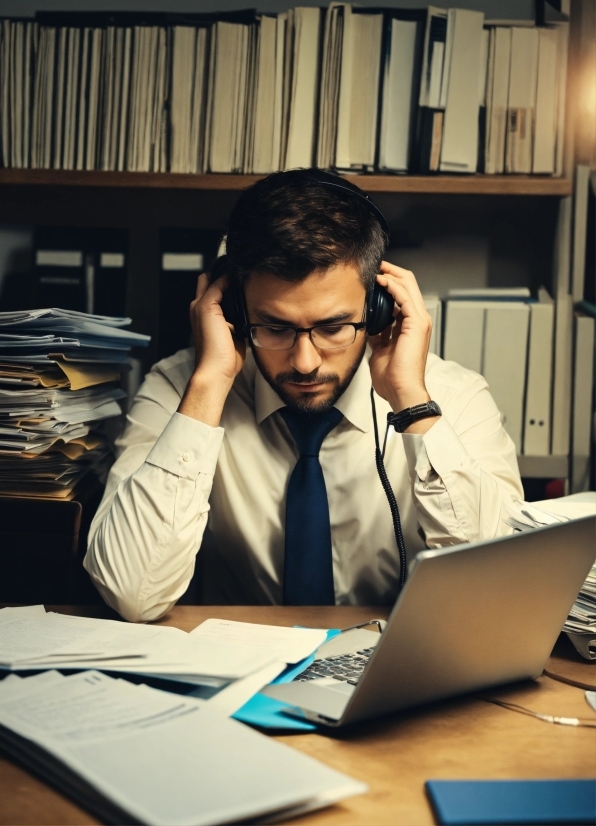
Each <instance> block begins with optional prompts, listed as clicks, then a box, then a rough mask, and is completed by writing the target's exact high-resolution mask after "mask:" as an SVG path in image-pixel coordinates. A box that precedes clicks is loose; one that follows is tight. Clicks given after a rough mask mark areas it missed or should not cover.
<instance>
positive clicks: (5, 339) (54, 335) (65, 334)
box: [0, 309, 149, 499]
mask: <svg viewBox="0 0 596 826" xmlns="http://www.w3.org/2000/svg"><path fill="white" fill-rule="evenodd" d="M128 324H130V319H128V318H111V317H108V316H93V315H88V314H85V313H79V312H75V311H67V310H57V309H48V310H30V311H23V312H6V313H0V495H2V496H29V497H36V498H37V497H41V498H51V499H71V498H72V497H73V496H74V491H75V488H76V485H77V484H78V483H79V481H80V480H81V479H82V478H83V476H84V475H85V474H86V473H87V472H88V471H89V470H90V469H91V468H95V469H96V470H98V471H99V470H100V469H101V467H102V466H103V465H105V463H106V461H107V457H108V454H109V445H108V442H107V440H106V439H105V438H104V437H103V436H102V435H101V434H100V433H99V432H97V428H98V425H99V423H101V422H102V421H103V420H105V419H108V418H110V417H113V416H119V415H120V414H121V412H122V411H121V408H120V405H119V403H118V402H119V401H120V400H121V399H122V398H124V397H125V396H126V393H125V392H124V391H123V390H122V389H120V387H119V386H118V383H119V381H120V378H121V374H122V372H123V371H125V370H127V369H128V358H129V353H130V349H131V347H133V346H147V343H148V341H149V337H148V336H144V335H140V334H138V333H132V332H130V331H129V330H125V329H123V328H124V327H126V326H127V325H128Z"/></svg>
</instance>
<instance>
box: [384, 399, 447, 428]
mask: <svg viewBox="0 0 596 826" xmlns="http://www.w3.org/2000/svg"><path fill="white" fill-rule="evenodd" d="M442 415H443V414H442V411H441V408H440V407H439V405H438V404H437V403H436V402H425V403H424V404H417V405H415V406H414V407H406V409H405V410H400V411H399V413H387V424H390V425H393V427H394V428H395V429H396V430H397V432H398V433H403V432H404V430H406V428H408V427H409V426H410V425H411V424H412V423H413V422H417V421H418V420H419V419H428V418H430V417H431V416H442Z"/></svg>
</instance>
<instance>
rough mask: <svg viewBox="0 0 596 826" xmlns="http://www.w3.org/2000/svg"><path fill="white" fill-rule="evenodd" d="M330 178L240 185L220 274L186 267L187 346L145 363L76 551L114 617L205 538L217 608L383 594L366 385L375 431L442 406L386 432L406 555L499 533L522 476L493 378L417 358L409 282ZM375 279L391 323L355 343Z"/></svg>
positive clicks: (388, 575)
mask: <svg viewBox="0 0 596 826" xmlns="http://www.w3.org/2000/svg"><path fill="white" fill-rule="evenodd" d="M338 181H339V182H340V183H342V182H341V180H340V179H338V178H336V177H335V176H332V175H329V174H328V173H322V172H320V171H315V170H293V171H289V172H282V173H275V174H273V175H270V176H268V177H267V178H266V179H264V180H262V181H260V182H259V183H257V184H255V185H254V186H253V187H251V188H250V189H248V190H246V191H245V192H244V193H243V195H242V196H241V198H240V199H239V201H238V204H237V205H236V207H235V208H234V210H233V212H232V215H231V219H230V225H229V230H228V234H227V254H226V257H225V259H222V261H223V263H224V264H225V266H224V267H218V269H224V270H225V272H226V274H225V276H223V277H221V278H218V279H216V280H215V281H214V282H213V283H210V282H209V280H208V278H207V276H205V275H203V276H201V277H200V278H199V282H198V287H197V297H196V299H195V301H193V303H192V304H191V310H190V312H191V321H192V328H193V334H194V341H195V348H194V350H193V349H189V350H185V351H181V352H179V353H177V354H176V355H175V356H172V357H171V358H167V359H164V360H163V361H162V362H160V363H158V364H157V365H155V366H154V368H153V369H152V371H151V372H150V373H149V374H148V375H147V377H146V379H145V382H144V384H143V386H142V387H141V389H140V391H139V393H138V395H137V398H136V400H135V402H134V405H133V407H132V409H131V411H130V414H129V416H128V424H127V427H126V429H125V431H124V434H123V435H122V436H121V437H120V439H119V440H118V442H117V448H118V459H117V461H116V463H115V464H114V466H113V468H112V470H111V473H110V476H109V479H108V483H107V487H106V492H105V496H104V498H103V501H102V503H101V505H100V507H99V510H98V512H97V514H96V517H95V519H94V521H93V524H92V526H91V531H90V536H89V550H88V553H87V556H86V558H85V567H86V569H87V571H88V572H89V573H90V575H91V577H92V579H93V581H94V582H95V584H96V586H97V588H98V589H99V591H100V592H101V594H102V595H103V597H104V598H105V600H106V601H107V602H108V603H109V604H110V605H112V606H113V607H114V608H115V609H116V610H117V611H119V612H120V614H121V615H122V616H123V617H125V618H126V619H129V620H132V621H147V620H152V619H155V618H157V617H159V616H162V615H163V614H164V613H166V612H167V611H168V610H169V608H170V607H171V606H172V605H173V604H174V603H175V602H176V601H177V600H178V599H180V597H182V595H183V594H184V593H185V591H186V590H187V588H188V585H189V582H190V581H191V579H192V578H193V573H194V572H195V561H196V559H197V552H199V549H200V552H199V553H198V560H199V566H198V569H197V577H198V580H199V582H198V584H199V587H200V590H201V598H202V600H203V601H205V602H210V603H212V604H213V603H215V604H217V603H220V604H221V603H225V602H234V603H262V604H271V603H277V604H280V603H282V602H286V603H290V604H300V603H301V604H308V603H309V602H312V603H333V602H336V603H339V604H352V603H360V604H368V605H372V604H388V603H391V602H392V601H394V600H395V598H396V595H397V593H398V590H399V575H400V565H399V556H398V550H397V546H396V539H395V536H394V531H393V525H392V519H391V513H390V509H389V505H388V502H387V500H386V498H385V495H384V492H383V488H382V486H381V482H380V480H379V478H378V476H377V469H376V466H375V442H374V428H373V420H372V413H371V404H370V389H371V383H372V386H373V387H374V390H375V399H376V409H377V417H378V423H379V427H380V428H382V435H383V434H384V424H385V422H386V417H387V414H388V413H391V412H393V413H399V412H401V411H403V410H406V409H409V408H412V407H416V406H418V405H425V404H426V403H428V402H429V401H431V400H432V401H434V402H436V403H437V404H438V406H439V408H440V411H441V414H442V415H438V413H437V410H436V408H431V409H428V408H423V411H425V417H423V418H419V419H417V420H415V421H413V422H412V423H411V424H410V425H409V426H408V427H407V428H406V430H405V432H403V433H397V432H395V430H393V429H391V432H390V433H389V438H388V441H387V447H386V452H385V465H386V468H387V474H388V477H389V481H390V483H391V486H392V488H393V491H394V493H395V496H396V498H397V502H398V503H399V508H400V511H401V519H402V525H403V535H404V538H405V545H406V549H407V553H408V558H410V559H411V558H412V557H413V556H414V555H415V554H416V553H417V552H418V551H420V550H422V549H423V548H425V547H441V546H445V545H452V544H458V543H461V542H474V541H478V540H483V539H490V538H492V537H495V536H498V535H501V534H505V533H508V532H510V531H509V529H508V528H507V526H506V525H505V523H504V522H503V521H501V507H502V504H503V502H505V501H507V500H510V499H513V498H517V497H521V496H522V488H521V482H520V478H519V472H518V469H517V461H516V456H515V449H514V446H513V443H512V441H511V439H510V438H509V437H508V435H507V434H506V432H505V431H504V429H503V427H502V424H501V418H500V414H499V412H498V410H497V408H496V406H495V403H494V401H493V400H492V398H491V396H490V394H489V391H488V388H487V385H486V382H485V381H484V379H483V378H482V377H481V376H479V375H477V374H475V373H472V372H471V371H469V370H465V369H464V368H462V367H460V366H459V365H457V364H455V363H453V362H444V361H442V360H441V359H440V358H438V357H437V356H434V355H428V346H429V339H430V333H431V321H430V318H429V316H428V313H427V312H426V309H425V306H424V302H423V300H422V296H421V294H420V290H419V288H418V285H417V283H416V279H415V278H414V275H413V274H412V273H411V272H408V271H406V270H404V269H402V268H400V267H397V266H393V265H391V264H388V263H386V262H382V257H383V253H384V251H385V247H386V244H387V241H388V239H387V236H386V233H385V232H384V231H383V229H382V227H381V223H380V221H379V217H378V215H377V214H376V212H375V209H374V208H371V207H370V205H369V204H368V203H367V201H366V198H365V196H363V195H362V194H359V192H360V191H359V190H358V189H356V188H355V187H352V190H353V191H347V190H346V189H345V188H342V187H338V186H337V183H335V184H334V182H338ZM375 281H376V282H378V284H379V285H381V286H382V287H384V288H385V289H386V290H387V291H388V293H389V294H390V296H391V298H392V299H393V301H394V302H395V308H394V311H393V312H394V316H395V324H394V325H393V326H390V327H388V328H387V329H385V330H384V331H383V332H382V333H380V334H379V335H376V336H367V333H366V330H365V329H364V328H365V325H366V301H367V294H368V292H369V290H370V289H371V288H372V287H373V285H374V284H375ZM226 290H229V291H230V292H228V293H225V291H226ZM232 293H233V294H234V295H235V296H236V300H237V302H238V301H239V302H240V304H241V312H242V313H245V314H246V319H247V324H246V325H245V327H244V329H243V330H241V331H238V330H236V331H235V332H234V333H233V331H232V328H231V325H230V324H229V323H228V322H227V321H226V319H225V317H224V314H223V311H222V306H221V305H222V300H224V294H226V300H224V305H225V304H226V301H227V300H229V297H230V295H232ZM239 333H240V334H239ZM247 343H248V347H247ZM433 411H434V412H433Z"/></svg>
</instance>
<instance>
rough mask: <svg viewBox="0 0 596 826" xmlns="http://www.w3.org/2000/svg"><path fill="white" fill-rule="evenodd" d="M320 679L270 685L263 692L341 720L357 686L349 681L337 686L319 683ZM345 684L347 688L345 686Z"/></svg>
mask: <svg viewBox="0 0 596 826" xmlns="http://www.w3.org/2000/svg"><path fill="white" fill-rule="evenodd" d="M317 682H319V681H318V680H317V681H315V680H312V681H311V680H309V681H304V682H292V683H281V684H280V685H268V686H267V687H266V688H263V689H261V694H265V695H266V696H267V697H272V698H273V699H274V700H279V702H281V703H287V704H288V705H291V706H298V708H303V709H304V710H305V711H311V712H314V713H315V714H322V715H323V716H324V717H329V718H331V719H332V720H339V719H340V717H341V716H342V714H343V713H344V709H345V707H346V706H347V704H348V701H349V699H350V696H351V695H352V693H353V691H354V688H355V686H352V685H349V684H348V683H343V682H342V683H340V682H339V681H337V680H335V681H334V682H336V683H337V688H336V687H335V686H333V687H326V686H324V685H322V686H321V685H317V684H316V683H317ZM344 686H345V688H344Z"/></svg>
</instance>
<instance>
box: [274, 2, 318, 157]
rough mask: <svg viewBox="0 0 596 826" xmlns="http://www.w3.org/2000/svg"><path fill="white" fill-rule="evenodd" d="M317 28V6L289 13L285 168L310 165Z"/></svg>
mask: <svg viewBox="0 0 596 826" xmlns="http://www.w3.org/2000/svg"><path fill="white" fill-rule="evenodd" d="M320 31H321V11H320V9H318V8H306V7H304V8H303V7H298V8H295V9H290V11H289V12H288V18H287V36H286V50H287V55H286V66H288V67H291V69H290V70H289V71H288V74H287V88H286V96H287V136H286V138H285V153H284V162H283V166H284V169H295V168H297V167H309V166H312V164H313V160H314V149H315V146H314V143H315V115H316V111H317V79H318V71H319V38H320ZM290 44H291V45H290ZM290 72H291V73H290Z"/></svg>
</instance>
